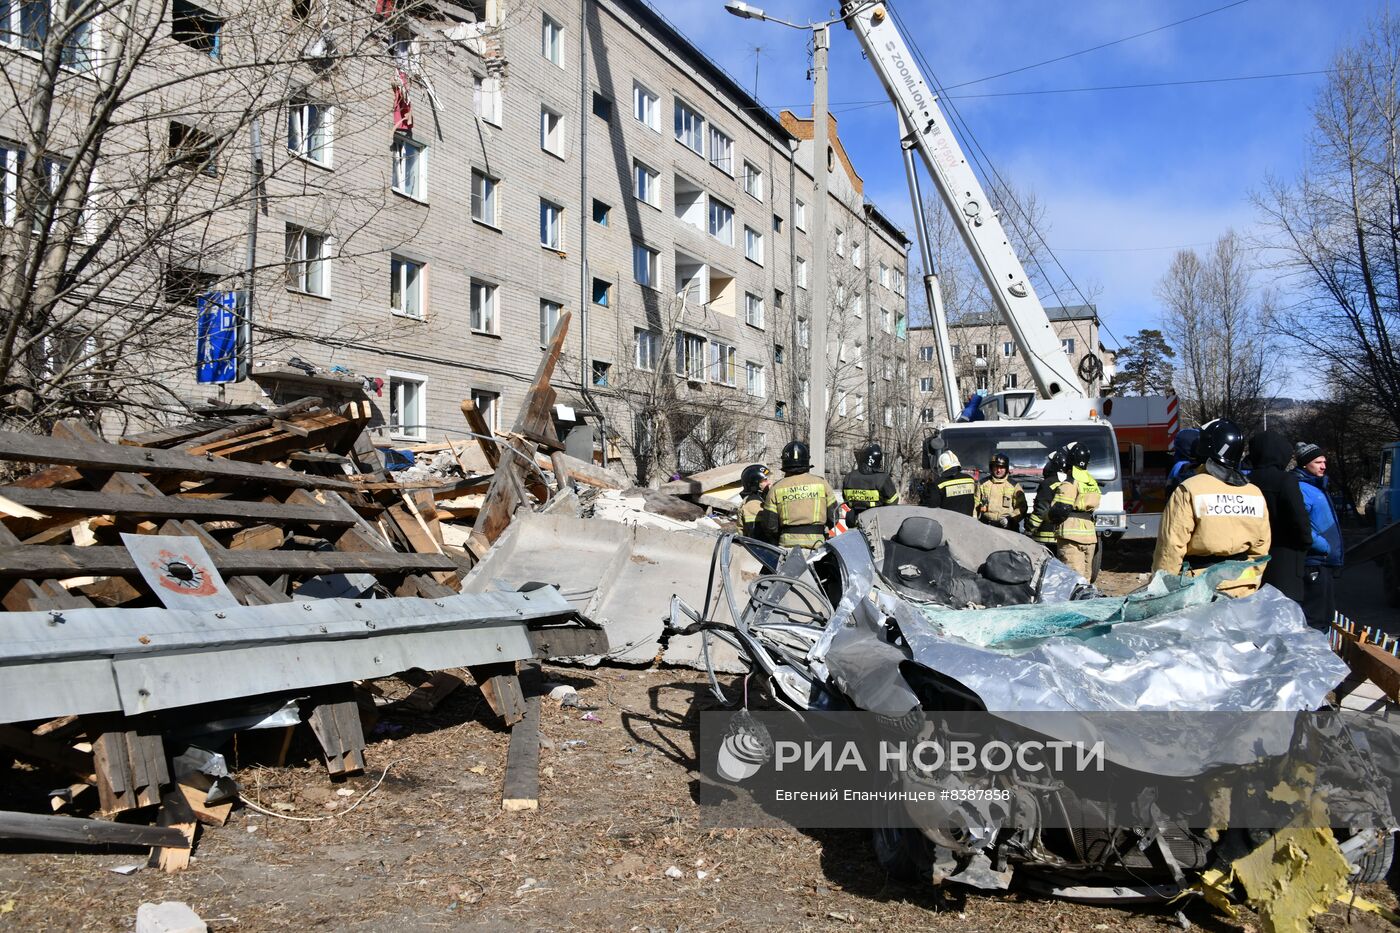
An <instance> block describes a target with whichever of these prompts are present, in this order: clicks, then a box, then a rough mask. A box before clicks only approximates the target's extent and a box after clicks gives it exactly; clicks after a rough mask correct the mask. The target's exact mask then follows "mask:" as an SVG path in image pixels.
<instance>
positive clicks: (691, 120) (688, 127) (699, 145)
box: [676, 98, 705, 155]
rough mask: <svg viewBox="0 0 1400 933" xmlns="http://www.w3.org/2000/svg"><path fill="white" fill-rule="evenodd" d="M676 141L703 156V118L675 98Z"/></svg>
mask: <svg viewBox="0 0 1400 933" xmlns="http://www.w3.org/2000/svg"><path fill="white" fill-rule="evenodd" d="M676 139H678V140H680V141H681V143H683V144H684V145H685V147H686V148H687V149H690V150H692V151H693V152H696V153H698V154H699V155H704V154H705V118H704V117H702V116H700V114H699V112H697V111H695V110H692V109H691V108H690V107H689V106H687V105H686V104H684V103H682V102H681V100H680V98H676Z"/></svg>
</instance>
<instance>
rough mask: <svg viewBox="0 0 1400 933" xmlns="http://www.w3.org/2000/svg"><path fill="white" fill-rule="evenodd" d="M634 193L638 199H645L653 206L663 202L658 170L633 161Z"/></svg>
mask: <svg viewBox="0 0 1400 933" xmlns="http://www.w3.org/2000/svg"><path fill="white" fill-rule="evenodd" d="M632 176H633V179H632V193H633V194H634V195H636V196H637V200H638V201H645V202H646V203H648V204H650V205H651V206H652V207H659V206H660V204H661V184H660V182H659V181H658V178H657V174H656V172H655V171H654V170H653V169H651V168H648V167H647V166H645V165H643V164H642V163H640V162H636V161H634V162H633V163H632Z"/></svg>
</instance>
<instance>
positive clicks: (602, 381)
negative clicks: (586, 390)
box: [593, 360, 612, 388]
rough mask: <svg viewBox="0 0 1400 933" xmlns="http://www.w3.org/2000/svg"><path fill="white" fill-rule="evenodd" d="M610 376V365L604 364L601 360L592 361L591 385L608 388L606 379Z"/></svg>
mask: <svg viewBox="0 0 1400 933" xmlns="http://www.w3.org/2000/svg"><path fill="white" fill-rule="evenodd" d="M611 375H612V364H611V363H604V362H603V361H602V360H594V361H593V384H594V385H595V386H600V387H602V388H607V387H608V378H609V377H610V376H611Z"/></svg>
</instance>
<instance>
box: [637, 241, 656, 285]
mask: <svg viewBox="0 0 1400 933" xmlns="http://www.w3.org/2000/svg"><path fill="white" fill-rule="evenodd" d="M659 256H660V253H658V252H657V251H656V250H654V249H652V248H651V247H649V246H643V245H642V244H641V243H633V244H632V278H634V279H636V280H637V284H639V285H645V286H647V287H649V288H655V287H656V284H657V283H656V260H657V258H658V257H659Z"/></svg>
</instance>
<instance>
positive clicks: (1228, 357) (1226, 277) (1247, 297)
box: [1157, 231, 1276, 429]
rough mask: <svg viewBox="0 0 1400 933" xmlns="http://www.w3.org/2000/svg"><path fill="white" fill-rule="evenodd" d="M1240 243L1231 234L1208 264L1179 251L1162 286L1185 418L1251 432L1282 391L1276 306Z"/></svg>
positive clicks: (1165, 323)
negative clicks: (1220, 421)
mask: <svg viewBox="0 0 1400 933" xmlns="http://www.w3.org/2000/svg"><path fill="white" fill-rule="evenodd" d="M1253 275H1254V270H1253V268H1252V267H1251V265H1250V263H1249V261H1248V259H1247V257H1246V253H1245V250H1244V247H1243V245H1242V244H1241V242H1240V240H1239V238H1238V237H1237V236H1236V235H1235V233H1234V231H1226V232H1225V233H1224V234H1223V235H1222V236H1221V237H1220V239H1218V240H1217V241H1216V243H1215V246H1214V247H1212V249H1211V251H1210V252H1209V253H1207V254H1206V256H1205V258H1204V259H1202V258H1201V257H1200V256H1199V255H1197V254H1196V252H1195V250H1190V249H1185V250H1181V251H1179V252H1178V253H1177V254H1176V256H1175V257H1174V258H1173V259H1172V264H1171V266H1170V268H1169V269H1168V270H1167V273H1166V275H1164V276H1163V277H1162V280H1161V281H1160V282H1159V283H1158V285H1157V298H1158V300H1160V301H1161V302H1162V305H1163V309H1162V330H1163V332H1164V333H1165V334H1166V335H1167V338H1168V339H1169V340H1170V341H1171V343H1172V345H1173V346H1175V347H1176V349H1177V352H1178V354H1179V356H1180V360H1181V368H1180V377H1179V380H1178V385H1179V387H1180V393H1181V398H1182V409H1183V416H1184V417H1185V418H1186V419H1187V420H1188V421H1194V422H1196V423H1197V424H1200V423H1204V422H1206V421H1209V420H1210V419H1212V418H1220V417H1224V418H1230V419H1231V420H1233V421H1235V422H1236V423H1238V424H1240V425H1241V426H1242V427H1245V428H1247V429H1252V428H1254V427H1255V426H1256V425H1258V423H1259V422H1260V419H1261V418H1262V416H1263V414H1264V412H1265V410H1266V409H1267V405H1268V401H1269V397H1270V395H1271V393H1272V389H1273V387H1274V385H1275V372H1276V371H1275V364H1274V356H1273V353H1272V350H1273V346H1274V342H1275V340H1274V320H1275V307H1276V305H1275V300H1274V297H1273V296H1272V294H1271V293H1270V292H1268V291H1261V290H1260V289H1259V288H1257V287H1256V286H1255V285H1254V281H1253Z"/></svg>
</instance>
